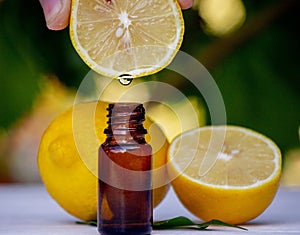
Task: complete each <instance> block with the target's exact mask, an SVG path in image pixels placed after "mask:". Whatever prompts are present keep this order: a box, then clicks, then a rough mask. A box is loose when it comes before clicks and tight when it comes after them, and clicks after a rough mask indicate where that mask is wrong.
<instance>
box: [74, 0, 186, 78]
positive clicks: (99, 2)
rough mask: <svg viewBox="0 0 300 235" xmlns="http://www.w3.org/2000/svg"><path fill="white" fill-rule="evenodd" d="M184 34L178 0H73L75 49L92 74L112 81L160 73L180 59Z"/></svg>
mask: <svg viewBox="0 0 300 235" xmlns="http://www.w3.org/2000/svg"><path fill="white" fill-rule="evenodd" d="M183 33H184V21H183V17H182V12H181V9H180V6H179V4H178V3H177V0H165V1H160V0H151V1H149V0H109V1H108V0H72V8H71V17H70V37H71V41H72V44H73V46H74V48H75V49H76V51H77V53H78V54H79V56H80V57H81V58H82V59H83V61H84V62H85V63H86V64H87V65H88V66H89V67H90V68H92V69H93V70H95V71H96V72H98V73H100V74H102V75H105V76H108V77H113V78H118V77H120V76H121V75H124V74H129V75H130V76H132V77H141V76H146V75H150V74H153V73H156V72H158V71H159V70H161V69H163V68H164V67H166V66H167V65H168V64H169V63H170V62H171V61H172V59H173V58H174V56H175V55H176V53H177V51H178V50H179V48H180V46H181V43H182V40H183Z"/></svg>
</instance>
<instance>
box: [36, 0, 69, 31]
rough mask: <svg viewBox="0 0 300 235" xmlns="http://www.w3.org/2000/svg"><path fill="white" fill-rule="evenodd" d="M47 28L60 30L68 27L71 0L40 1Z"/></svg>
mask: <svg viewBox="0 0 300 235" xmlns="http://www.w3.org/2000/svg"><path fill="white" fill-rule="evenodd" d="M40 3H41V5H42V8H43V11H44V16H45V20H46V24H47V27H48V28H49V29H51V30H61V29H64V28H66V27H67V26H68V24H69V17H70V8H71V0H40Z"/></svg>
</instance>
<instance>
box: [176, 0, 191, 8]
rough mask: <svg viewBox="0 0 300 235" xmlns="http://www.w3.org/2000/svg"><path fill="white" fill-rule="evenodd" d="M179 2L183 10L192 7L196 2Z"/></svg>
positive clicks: (186, 0)
mask: <svg viewBox="0 0 300 235" xmlns="http://www.w3.org/2000/svg"><path fill="white" fill-rule="evenodd" d="M178 2H179V5H180V7H181V9H182V10H186V9H189V8H191V7H192V6H193V3H194V1H193V0H178Z"/></svg>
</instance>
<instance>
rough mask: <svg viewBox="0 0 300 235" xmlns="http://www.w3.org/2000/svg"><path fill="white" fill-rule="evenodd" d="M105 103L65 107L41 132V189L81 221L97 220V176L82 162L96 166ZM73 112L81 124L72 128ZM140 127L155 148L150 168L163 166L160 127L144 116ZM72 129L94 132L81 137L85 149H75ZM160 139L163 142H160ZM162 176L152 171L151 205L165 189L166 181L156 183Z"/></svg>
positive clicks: (164, 150) (80, 132)
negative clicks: (90, 115) (143, 128)
mask: <svg viewBox="0 0 300 235" xmlns="http://www.w3.org/2000/svg"><path fill="white" fill-rule="evenodd" d="M107 105H108V104H107V103H105V102H97V103H95V102H91V103H82V104H78V105H76V106H74V107H72V108H70V109H68V110H67V111H65V112H64V113H62V114H60V115H59V116H58V117H56V118H55V119H54V120H53V121H52V123H51V124H50V125H49V127H48V128H47V129H46V131H45V132H44V135H43V137H42V139H41V143H40V147H39V152H38V166H39V172H40V175H41V178H42V181H43V183H44V185H45V188H46V189H47V191H48V193H49V194H50V195H51V196H52V198H53V199H54V200H55V201H56V202H57V203H58V204H59V205H60V206H61V207H62V208H63V209H65V210H66V211H67V212H68V213H70V214H71V215H73V216H75V217H77V218H79V219H82V220H96V219H97V185H98V178H97V176H96V175H95V173H93V169H89V168H88V167H87V164H86V162H84V161H89V164H92V165H94V166H97V157H98V148H99V145H100V144H101V143H103V142H104V140H105V138H106V137H105V135H104V134H103V130H104V128H106V126H107V124H106V122H107V117H106V115H107V112H106V108H107ZM94 107H96V109H94ZM74 109H75V110H76V112H75V113H74ZM88 113H92V114H93V118H94V123H93V122H90V121H88V120H89V117H87V116H86V114H88ZM73 115H78V116H79V118H80V123H81V125H80V126H79V127H77V128H76V129H74V128H73V127H74V126H73V124H74V123H73V121H74V116H73ZM144 126H145V128H146V129H148V133H149V134H147V135H146V136H145V137H146V140H147V142H148V143H150V144H151V145H153V147H154V149H155V152H154V153H153V168H154V169H156V168H159V167H161V166H163V165H165V163H166V160H167V149H168V147H169V143H168V142H167V140H166V138H163V136H164V134H163V132H162V130H161V129H160V128H159V127H158V126H157V125H155V124H154V123H153V122H152V121H151V120H149V118H146V121H145V122H144ZM74 130H76V132H77V134H78V135H82V136H84V135H85V133H86V132H89V130H93V131H95V132H96V135H95V139H94V137H93V135H88V136H86V137H85V138H84V139H83V141H84V143H81V144H83V145H84V146H85V147H86V149H87V150H88V151H86V152H79V151H78V148H77V147H78V146H77V145H76V141H75V139H74V136H75V133H74ZM156 137H158V138H159V141H160V143H159V145H160V147H159V148H156V147H155V146H156V145H157V143H156V142H155V141H157V138H156ZM162 138H163V139H164V141H165V142H161V141H163V139H162ZM81 154H85V155H86V156H82V155H81ZM163 176H166V172H165V173H163V172H162V171H159V174H156V173H155V172H154V173H153V182H154V183H155V182H158V183H156V185H158V186H157V187H156V188H154V189H153V198H154V199H153V204H154V205H153V206H154V207H155V206H157V205H158V204H159V203H160V202H161V200H162V199H163V198H164V196H165V195H166V193H167V192H168V189H169V184H165V185H159V181H160V180H161V177H163Z"/></svg>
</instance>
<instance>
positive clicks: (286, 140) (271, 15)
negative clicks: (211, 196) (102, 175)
mask: <svg viewBox="0 0 300 235" xmlns="http://www.w3.org/2000/svg"><path fill="white" fill-rule="evenodd" d="M201 1H202V0H198V1H197V2H196V3H198V4H199V3H201ZM226 1H227V0H224V2H226ZM242 4H243V5H244V7H245V9H246V16H245V17H246V18H245V21H244V22H241V25H240V27H238V28H235V29H234V30H232V32H230V33H229V34H226V35H220V34H217V33H214V32H212V31H211V30H210V31H209V30H208V28H207V27H208V26H209V25H208V21H207V22H206V21H205V20H204V17H203V16H202V17H201V16H199V9H198V8H199V7H196V6H195V7H194V8H193V9H189V10H186V11H184V12H183V13H184V18H185V24H186V32H185V38H184V41H183V45H182V47H181V50H183V51H185V52H187V53H188V54H190V55H192V56H193V57H195V58H196V59H198V60H199V61H200V62H201V63H202V64H203V65H204V66H205V67H206V68H207V69H208V70H209V72H210V73H211V74H212V76H213V77H214V79H215V81H216V83H217V84H218V87H219V89H220V91H221V93H222V95H223V98H224V102H225V105H226V111H227V121H228V123H229V124H235V125H240V126H246V127H249V128H252V129H254V130H256V131H258V132H261V133H263V134H265V135H267V136H269V137H270V138H272V139H273V140H274V141H275V142H276V143H277V144H278V145H279V147H280V148H281V150H282V152H283V153H286V152H288V151H289V150H291V149H294V148H298V147H299V136H298V128H299V126H300V102H299V101H300V85H299V84H300V82H299V80H300V75H299V71H298V70H299V53H300V50H299V49H300V48H299V47H300V37H299V22H300V14H299V7H300V1H298V0H294V1H293V0H284V1H282V0H265V1H259V0H243V2H242ZM199 6H200V5H199ZM222 7H223V6H220V8H222ZM230 14H231V15H235V14H236V12H235V11H234V10H233V11H232V13H230ZM218 15H219V13H218V8H216V12H215V16H218ZM213 17H214V14H213ZM223 24H226V22H225V21H224V23H223ZM88 71H89V68H88V67H87V66H86V65H85V64H84V63H83V62H82V60H81V59H80V58H79V56H78V55H77V54H76V52H75V50H74V49H73V47H72V45H71V42H70V39H69V32H68V29H65V30H62V31H51V30H48V29H47V28H46V24H45V20H44V18H43V12H42V9H41V7H40V4H39V2H38V0H35V1H32V0H31V1H24V0H2V1H1V0H0V79H1V83H0V97H1V102H0V105H1V106H0V135H1V137H0V149H1V148H2V149H3V148H4V149H6V150H5V151H2V153H0V182H1V181H2V182H9V181H13V179H12V178H11V176H10V174H9V172H6V171H10V170H7V165H8V164H9V163H7V161H5V160H3V159H5V158H6V156H5V154H7V152H10V150H7V148H8V147H7V146H8V145H9V144H11V145H13V146H11V148H15V147H16V145H17V144H18V143H19V142H18V141H19V140H18V137H15V138H16V139H17V140H15V139H14V140H13V141H11V140H7V139H9V138H11V137H10V131H11V129H15V128H16V126H17V127H20V126H21V127H22V125H21V124H20V125H19V126H18V123H20V120H22V119H23V118H24V117H26V115H28V113H30V112H32V110H33V107H36V103H37V102H38V101H37V100H38V99H40V97H41V94H43V92H45V90H47V82H45V80H46V79H47V78H49V77H52V78H53V77H54V78H55V79H56V80H57V81H56V83H55V84H54V85H53V84H52V88H51V89H52V91H51V92H52V93H51V92H50V93H51V94H52V95H53V96H56V95H57V94H56V92H57V91H56V89H58V90H60V92H61V93H63V94H64V95H65V96H67V97H69V98H70V97H72V95H69V94H70V93H69V92H71V93H72V91H76V88H78V86H79V85H80V82H81V81H82V79H83V78H84V76H85V75H86V73H87V72H88ZM55 79H54V80H55ZM147 79H160V80H162V81H167V82H168V81H169V82H170V81H172V82H173V83H174V86H177V87H178V88H179V89H180V90H182V91H184V92H185V94H187V95H188V96H194V95H195V94H193V92H194V90H193V89H192V88H191V87H190V85H188V84H183V83H180V82H179V83H178V84H176V79H174V78H171V77H170V75H169V74H168V73H167V72H166V71H162V72H160V73H158V74H157V75H155V76H150V77H149V78H147ZM48 86H49V85H48ZM51 89H50V90H51ZM48 91H49V88H48ZM64 95H62V96H64ZM56 98H57V97H56ZM199 100H201V98H200V97H199ZM63 102H65V101H62V100H56V101H55V102H54V104H52V106H54V108H53V107H52V106H51V104H50V106H51V107H52V108H53V110H54V111H53V112H52V113H58V112H60V111H61V110H62V109H63V107H62V103H63ZM71 103H72V99H71V98H70V99H69V100H68V102H66V104H71ZM40 105H42V106H47V105H49V104H48V103H42V104H40ZM55 105H57V106H59V108H58V109H55ZM64 107H65V106H64ZM48 116H49V115H48ZM50 116H51V115H50ZM54 116H55V114H53V117H54ZM43 121H45V120H44V119H42V118H41V119H36V120H35V122H43ZM47 121H49V120H47ZM208 124H209V117H208ZM32 135H34V134H33V133H27V138H31V137H30V136H32ZM17 136H18V135H17ZM34 143H35V144H36V143H38V138H37V140H36V141H35V142H34ZM34 143H33V144H34ZM20 151H22V149H21V150H20ZM21 155H22V154H21ZM34 157H35V156H34ZM1 159H2V160H1ZM21 161H22V160H21ZM34 161H35V160H34ZM20 168H22V166H20Z"/></svg>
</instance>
